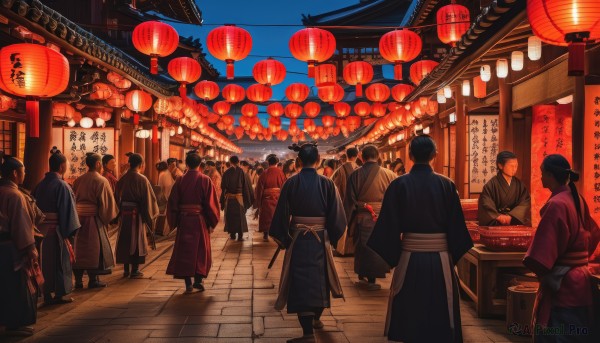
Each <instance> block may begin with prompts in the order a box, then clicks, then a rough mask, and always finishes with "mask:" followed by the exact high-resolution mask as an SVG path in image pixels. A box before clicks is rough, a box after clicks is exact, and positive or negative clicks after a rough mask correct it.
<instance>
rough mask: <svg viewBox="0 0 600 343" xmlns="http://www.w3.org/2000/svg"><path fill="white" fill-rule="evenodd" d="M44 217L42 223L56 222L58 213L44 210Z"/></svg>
mask: <svg viewBox="0 0 600 343" xmlns="http://www.w3.org/2000/svg"><path fill="white" fill-rule="evenodd" d="M44 215H45V216H46V218H45V219H44V222H43V224H48V225H51V224H58V213H54V212H44Z"/></svg>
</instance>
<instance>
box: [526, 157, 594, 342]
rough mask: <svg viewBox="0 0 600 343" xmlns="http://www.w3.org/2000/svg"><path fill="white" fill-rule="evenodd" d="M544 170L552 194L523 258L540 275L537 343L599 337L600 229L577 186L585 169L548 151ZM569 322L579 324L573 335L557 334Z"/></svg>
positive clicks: (535, 322) (589, 339) (585, 340)
mask: <svg viewBox="0 0 600 343" xmlns="http://www.w3.org/2000/svg"><path fill="white" fill-rule="evenodd" d="M541 169H542V185H543V186H544V188H548V189H549V190H550V191H552V195H551V196H550V199H548V202H547V203H546V204H545V205H544V206H543V207H542V209H541V211H540V213H541V216H542V217H541V220H540V223H539V226H538V228H537V231H536V232H535V236H534V238H533V242H532V243H531V245H530V246H529V250H528V251H527V254H526V255H525V258H524V260H523V263H524V264H525V266H526V267H527V268H529V269H530V270H532V271H533V272H534V273H535V274H536V275H537V277H538V278H539V280H540V288H539V290H538V293H537V298H536V302H535V304H536V305H535V308H534V314H533V318H534V327H533V330H532V332H533V337H534V342H536V343H550V342H556V343H559V342H582V343H583V342H590V343H591V342H598V340H597V338H596V339H594V335H596V336H597V335H598V334H599V332H598V330H600V328H599V327H598V326H597V325H595V324H594V318H593V316H592V308H593V304H594V299H593V296H592V287H595V286H593V285H592V277H591V274H590V271H589V269H588V258H589V257H590V256H592V254H593V252H594V250H595V249H596V247H597V245H598V242H599V241H600V229H599V228H598V224H597V223H596V222H595V221H594V219H592V217H591V216H590V211H589V208H588V206H587V203H586V202H585V200H584V199H583V198H582V197H580V196H579V193H578V191H577V187H576V186H575V182H577V181H578V180H579V174H578V173H577V172H575V171H573V170H572V169H571V166H570V165H569V162H568V161H567V159H566V158H564V157H563V156H561V155H556V154H555V155H548V156H546V157H545V158H544V160H543V162H542V165H541ZM596 258H597V259H598V257H596ZM596 262H600V261H596ZM565 327H569V328H574V330H573V334H569V333H567V332H564V333H562V334H560V333H558V334H557V332H561V331H560V329H561V328H565Z"/></svg>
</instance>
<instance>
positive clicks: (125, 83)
mask: <svg viewBox="0 0 600 343" xmlns="http://www.w3.org/2000/svg"><path fill="white" fill-rule="evenodd" d="M114 84H115V87H117V88H118V89H121V90H124V89H129V88H130V87H131V81H129V80H127V79H121V80H119V81H117V82H115V83H114Z"/></svg>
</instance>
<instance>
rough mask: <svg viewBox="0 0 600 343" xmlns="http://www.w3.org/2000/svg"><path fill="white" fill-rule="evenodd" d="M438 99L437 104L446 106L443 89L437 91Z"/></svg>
mask: <svg viewBox="0 0 600 343" xmlns="http://www.w3.org/2000/svg"><path fill="white" fill-rule="evenodd" d="M436 97H437V102H438V103H440V104H445V103H446V96H445V95H444V90H443V89H440V90H438V91H437V94H436Z"/></svg>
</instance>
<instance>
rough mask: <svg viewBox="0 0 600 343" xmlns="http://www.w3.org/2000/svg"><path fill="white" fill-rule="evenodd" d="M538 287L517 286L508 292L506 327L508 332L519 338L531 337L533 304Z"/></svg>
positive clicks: (510, 288)
mask: <svg viewBox="0 0 600 343" xmlns="http://www.w3.org/2000/svg"><path fill="white" fill-rule="evenodd" d="M536 292H537V287H535V286H531V285H517V286H511V287H508V290H507V292H506V298H507V299H506V327H507V329H508V332H509V333H511V334H513V335H518V336H531V334H532V329H533V328H532V327H531V321H532V318H533V304H534V303H535V294H536Z"/></svg>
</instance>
